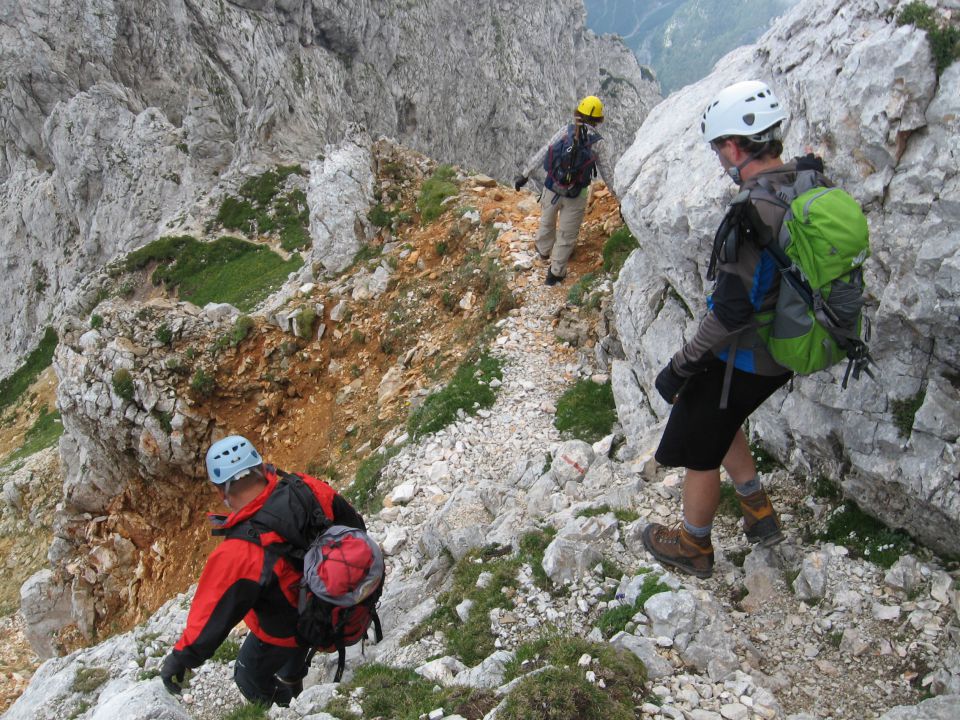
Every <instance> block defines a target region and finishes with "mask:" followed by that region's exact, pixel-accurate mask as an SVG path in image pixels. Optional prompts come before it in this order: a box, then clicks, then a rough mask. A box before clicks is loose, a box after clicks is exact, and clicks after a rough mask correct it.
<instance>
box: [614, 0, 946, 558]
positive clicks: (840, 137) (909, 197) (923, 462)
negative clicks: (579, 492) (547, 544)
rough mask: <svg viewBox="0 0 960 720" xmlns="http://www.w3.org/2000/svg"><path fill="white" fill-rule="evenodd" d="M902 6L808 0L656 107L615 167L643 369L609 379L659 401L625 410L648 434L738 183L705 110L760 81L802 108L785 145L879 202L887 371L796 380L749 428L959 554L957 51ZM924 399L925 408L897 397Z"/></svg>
mask: <svg viewBox="0 0 960 720" xmlns="http://www.w3.org/2000/svg"><path fill="white" fill-rule="evenodd" d="M903 4H904V3H897V2H889V1H887V2H881V3H879V5H878V4H877V3H875V2H867V1H866V0H854V1H852V2H826V3H814V4H809V3H807V4H803V3H801V4H799V5H797V6H796V7H795V8H794V9H793V10H792V11H791V12H790V13H789V14H788V15H786V16H785V17H784V18H782V19H781V20H780V21H778V22H777V23H776V24H775V25H774V27H772V28H771V30H770V31H768V32H767V33H766V34H765V35H764V36H763V37H762V38H761V39H760V40H759V41H758V42H757V44H756V45H753V46H748V47H743V48H740V49H738V50H736V51H734V52H732V53H730V54H729V55H727V56H726V57H725V58H723V59H721V60H720V61H719V62H718V63H717V65H716V67H715V69H714V71H713V73H711V75H710V76H709V77H707V78H705V79H704V80H702V81H701V82H699V83H697V84H695V85H691V86H688V87H686V88H684V89H682V90H680V91H678V92H676V93H674V94H672V95H671V96H670V97H669V98H667V99H666V100H665V101H664V102H663V103H661V104H660V105H658V106H657V107H656V108H655V109H654V110H653V111H652V112H651V113H650V115H649V117H648V118H647V120H646V122H645V123H644V124H643V126H642V127H641V128H640V130H639V131H638V133H637V136H636V140H635V142H634V144H633V146H632V147H631V148H630V149H629V150H628V151H627V152H626V153H625V154H624V156H623V158H622V159H621V161H620V163H619V164H618V165H617V168H616V177H617V185H618V188H617V190H618V192H619V193H620V194H621V195H624V196H625V200H624V204H623V211H624V214H625V216H626V217H627V219H628V221H629V225H630V228H631V229H632V231H633V233H634V234H635V235H636V237H637V238H638V240H639V243H640V249H639V250H637V251H635V252H634V253H633V255H632V256H631V257H630V259H629V260H628V261H627V263H626V266H625V267H624V270H623V272H622V273H621V274H620V279H619V282H618V283H617V285H616V287H615V311H616V319H617V326H618V331H619V339H620V340H621V342H622V344H623V348H624V351H625V353H626V356H627V361H626V362H627V364H628V365H629V366H630V369H631V370H632V372H623V371H621V372H617V371H616V369H615V371H614V373H613V378H614V385H615V388H614V392H615V395H616V397H617V400H618V405H620V404H621V400H623V401H624V402H630V403H637V402H640V403H642V404H643V405H645V406H646V412H644V411H639V410H638V409H637V408H633V409H631V412H630V413H629V416H628V418H629V421H628V422H624V426H625V428H626V429H627V432H628V435H630V436H631V439H632V440H634V442H636V443H637V445H638V447H639V449H646V447H645V446H644V443H645V442H646V440H641V439H642V438H645V437H646V435H648V432H647V431H648V430H649V428H650V427H651V426H652V425H653V424H655V423H656V422H657V418H663V417H664V416H665V415H666V414H667V412H668V407H667V405H666V404H665V403H664V402H663V401H662V400H661V399H660V397H659V395H658V394H657V392H656V390H655V389H654V385H653V383H654V378H655V377H656V374H657V372H658V371H659V369H660V368H661V367H663V365H664V364H665V363H666V361H667V360H668V359H669V357H670V356H671V355H672V354H673V353H674V352H675V351H676V350H677V349H679V347H680V345H681V343H682V342H683V338H684V337H689V336H690V335H691V334H692V333H693V332H694V330H695V329H696V323H697V321H698V320H699V317H700V316H701V315H702V313H703V312H704V300H703V298H704V295H705V294H707V293H708V292H709V288H708V287H707V284H706V281H705V279H704V275H705V271H706V266H707V263H708V261H709V259H710V247H711V243H712V239H713V235H714V232H715V230H716V227H717V225H718V224H719V221H720V218H721V217H722V212H723V210H722V208H723V206H724V204H725V203H726V202H727V201H728V200H729V199H730V198H731V197H732V195H733V193H734V186H733V184H732V183H731V182H730V180H729V179H727V178H726V177H725V176H724V175H723V172H722V170H721V168H720V167H719V165H718V163H717V161H716V158H715V157H714V154H713V153H712V152H711V151H710V149H709V148H708V147H707V145H706V144H705V143H704V142H703V141H702V139H701V136H700V130H699V117H700V113H701V112H702V111H703V108H704V107H705V106H706V103H707V102H708V101H709V100H710V98H711V97H712V96H713V95H714V94H715V93H716V92H718V91H719V90H720V89H721V88H723V87H725V86H727V85H729V84H732V83H734V82H737V81H739V80H742V79H745V78H754V77H756V78H762V79H765V80H767V81H769V82H770V83H771V84H772V87H773V88H774V89H775V90H776V92H777V93H778V96H779V97H780V99H781V101H782V102H783V103H784V105H785V107H786V109H787V111H788V112H789V114H790V122H789V125H788V127H787V131H786V136H785V148H786V151H785V156H786V157H791V156H793V155H797V154H801V153H802V152H804V149H805V147H807V146H810V147H811V148H812V149H813V151H814V152H817V153H819V154H820V155H822V156H823V157H824V160H825V162H826V166H827V172H828V174H829V175H830V176H831V177H832V178H833V179H834V180H835V181H836V182H837V183H839V184H840V185H842V186H843V187H844V188H845V189H846V190H848V191H849V192H850V193H851V194H852V195H853V196H854V197H856V198H857V200H859V201H860V202H861V203H862V205H863V207H864V210H865V212H866V214H867V218H868V221H869V224H870V230H871V245H872V251H873V256H872V258H871V259H870V260H869V261H868V262H867V265H866V267H867V285H868V288H869V292H870V297H869V307H868V310H867V315H868V316H869V318H870V319H871V320H872V322H873V341H872V343H871V350H872V352H873V355H874V357H875V358H876V360H877V362H878V364H879V371H880V382H879V383H873V382H870V381H869V380H867V381H860V382H856V383H852V384H851V386H850V388H849V389H848V390H846V391H841V389H840V381H841V378H842V374H843V370H844V366H843V365H840V366H837V367H836V368H834V369H833V370H831V371H828V372H821V373H817V374H815V375H812V376H809V377H804V378H798V379H797V380H796V382H795V383H794V389H793V391H792V392H787V391H786V390H783V391H781V392H779V393H778V394H777V395H775V396H774V397H773V398H772V399H771V400H769V401H768V402H767V403H766V404H765V406H764V407H763V408H762V409H761V410H760V411H759V412H758V413H756V414H755V415H754V417H753V418H751V423H750V428H751V431H752V432H753V433H755V434H756V436H757V437H758V438H759V439H760V441H762V442H763V444H764V445H766V446H767V447H768V448H769V449H771V450H773V451H775V452H776V454H777V455H778V456H779V457H780V458H781V459H783V460H785V461H787V462H789V464H790V466H791V467H792V468H793V469H795V470H797V471H798V472H810V473H821V474H826V475H828V476H830V477H833V478H834V479H839V478H841V477H842V478H843V486H844V490H845V491H846V493H847V494H848V495H849V496H851V497H853V498H854V499H855V500H856V501H857V502H858V503H860V504H861V505H862V506H864V507H865V508H866V509H868V510H869V511H870V512H871V513H873V514H875V515H877V516H878V517H880V518H881V519H883V520H884V521H885V522H887V523H888V524H891V525H893V526H894V527H903V528H905V529H907V530H909V531H910V532H911V533H912V534H914V535H915V536H917V537H918V538H920V539H921V540H922V541H923V542H925V543H927V544H929V545H930V546H932V547H934V548H937V549H938V550H941V551H946V552H950V553H955V552H957V551H960V535H958V534H957V533H956V532H955V528H956V524H957V522H958V521H960V488H958V487H957V484H956V482H955V478H956V477H957V475H958V473H960V455H958V453H957V428H958V416H960V393H958V388H957V379H956V378H957V374H956V373H957V358H958V357H960V338H958V335H957V333H956V332H955V328H956V320H957V316H958V313H960V293H958V289H960V235H958V234H957V231H956V227H957V226H958V223H960V203H958V202H957V200H958V198H960V179H958V178H960V176H958V173H957V167H958V162H957V160H958V157H960V64H957V63H954V64H953V65H952V66H951V67H949V68H947V69H946V71H944V73H943V74H942V76H941V77H940V78H939V81H938V79H937V76H936V73H935V71H934V65H933V61H932V59H931V54H930V48H929V44H928V42H927V40H926V38H925V35H924V33H923V32H921V31H919V30H916V29H915V28H913V27H912V26H902V27H901V26H898V25H897V24H896V23H895V22H892V21H890V20H887V19H886V18H887V17H890V16H893V15H895V14H896V13H897V12H899V8H900V7H901V6H902V5H903ZM929 4H930V5H936V6H940V9H943V8H946V7H955V3H929ZM644 398H645V399H644ZM914 399H917V400H918V401H920V407H919V411H918V412H917V413H916V416H915V417H913V416H911V415H910V413H909V412H904V411H903V410H901V409H898V403H899V402H900V401H908V403H909V401H912V400H914ZM911 423H912V427H910V426H911ZM898 424H899V425H900V426H901V427H900V428H899V429H898ZM904 426H905V427H904Z"/></svg>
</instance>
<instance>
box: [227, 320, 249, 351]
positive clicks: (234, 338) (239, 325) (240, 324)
mask: <svg viewBox="0 0 960 720" xmlns="http://www.w3.org/2000/svg"><path fill="white" fill-rule="evenodd" d="M253 328H254V322H253V318H252V317H250V316H249V315H240V316H239V317H238V318H237V319H236V320H235V321H234V322H233V329H231V330H230V334H229V336H228V339H229V342H230V347H237V345H239V344H240V343H242V342H243V341H244V340H246V339H247V336H248V335H250V331H251V330H253Z"/></svg>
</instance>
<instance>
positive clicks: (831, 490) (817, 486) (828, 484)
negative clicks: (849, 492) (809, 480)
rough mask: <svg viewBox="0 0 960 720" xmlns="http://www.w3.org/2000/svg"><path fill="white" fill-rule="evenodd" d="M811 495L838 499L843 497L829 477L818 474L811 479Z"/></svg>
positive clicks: (837, 486) (838, 487)
mask: <svg viewBox="0 0 960 720" xmlns="http://www.w3.org/2000/svg"><path fill="white" fill-rule="evenodd" d="M813 496H814V497H817V498H824V499H827V500H833V501H838V500H840V499H841V498H842V497H843V491H842V490H841V489H840V486H839V485H837V484H836V483H835V482H833V480H831V479H830V478H828V477H824V476H823V475H818V476H817V477H816V478H815V479H814V481H813Z"/></svg>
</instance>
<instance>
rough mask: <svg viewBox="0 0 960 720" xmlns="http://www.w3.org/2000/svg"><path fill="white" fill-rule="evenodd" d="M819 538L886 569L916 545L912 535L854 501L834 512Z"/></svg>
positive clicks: (817, 536) (818, 535) (846, 503)
mask: <svg viewBox="0 0 960 720" xmlns="http://www.w3.org/2000/svg"><path fill="white" fill-rule="evenodd" d="M816 538H817V539H818V540H823V541H825V542H831V543H834V544H835V545H843V546H844V547H846V548H847V549H848V550H849V551H850V554H851V555H852V556H853V557H860V558H863V559H865V560H869V561H870V562H873V563H876V564H877V565H879V566H880V567H884V568H889V567H890V566H891V565H893V564H894V563H895V562H896V561H897V560H898V559H900V557H901V556H902V555H905V554H906V553H909V552H913V551H914V548H915V545H914V542H913V541H912V540H911V539H910V536H909V535H907V534H906V533H904V532H902V531H900V530H892V529H891V528H889V527H887V526H886V525H884V524H883V523H882V522H880V521H879V520H877V519H876V518H874V517H871V516H870V515H867V514H866V513H865V512H863V511H862V510H861V509H860V508H859V507H857V505H856V503H854V502H851V501H847V502H845V503H844V504H843V505H840V506H838V507H837V508H835V509H834V510H833V512H831V513H830V515H829V517H828V519H827V523H826V527H825V528H824V529H823V531H822V532H820V533H818V534H817V535H816Z"/></svg>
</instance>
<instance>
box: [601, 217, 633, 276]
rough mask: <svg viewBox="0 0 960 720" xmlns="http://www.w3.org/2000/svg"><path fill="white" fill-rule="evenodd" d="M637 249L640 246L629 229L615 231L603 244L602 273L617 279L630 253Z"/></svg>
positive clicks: (623, 228)
mask: <svg viewBox="0 0 960 720" xmlns="http://www.w3.org/2000/svg"><path fill="white" fill-rule="evenodd" d="M638 247H640V244H639V243H638V242H637V239H636V238H635V237H634V236H633V233H631V232H630V228H628V227H626V226H624V227H622V228H619V229H618V230H616V231H615V232H614V233H613V234H612V235H610V237H609V238H608V239H607V241H606V242H605V243H604V244H603V271H604V272H608V273H610V274H611V275H613V276H614V277H617V276H618V275H619V274H620V269H621V268H622V267H623V264H624V263H625V262H626V261H627V258H628V257H629V256H630V253H632V252H633V251H634V250H636V249H637V248H638Z"/></svg>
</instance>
